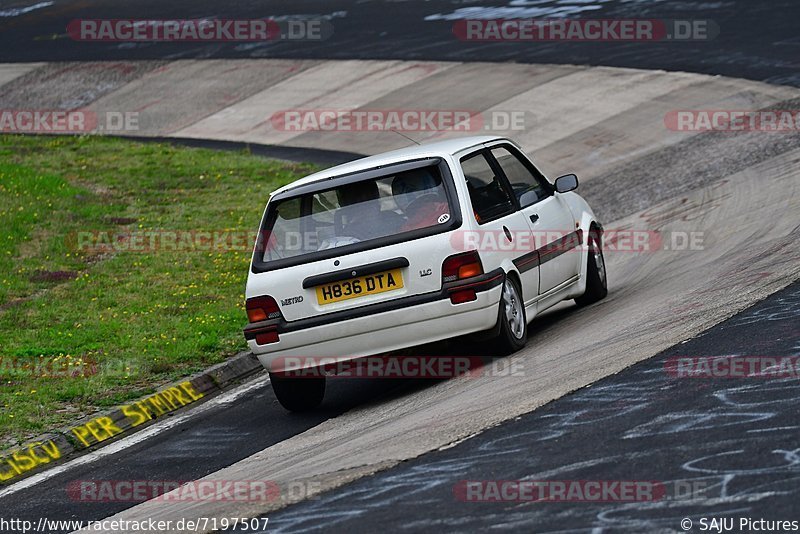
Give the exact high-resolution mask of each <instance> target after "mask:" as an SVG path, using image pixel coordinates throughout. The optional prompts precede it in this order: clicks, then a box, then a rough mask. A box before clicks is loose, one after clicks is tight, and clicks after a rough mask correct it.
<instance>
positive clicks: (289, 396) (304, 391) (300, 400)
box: [269, 373, 325, 412]
mask: <svg viewBox="0 0 800 534" xmlns="http://www.w3.org/2000/svg"><path fill="white" fill-rule="evenodd" d="M269 379H270V382H271V383H272V390H273V391H274V392H275V396H276V397H277V398H278V402H280V403H281V406H283V407H284V408H286V409H287V410H289V411H290V412H306V411H308V410H313V409H314V408H316V407H317V406H319V405H320V404H321V403H322V398H323V397H324V396H325V377H324V376H321V377H316V376H315V377H309V378H303V377H286V376H281V375H280V374H276V373H270V374H269Z"/></svg>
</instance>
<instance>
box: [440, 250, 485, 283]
mask: <svg viewBox="0 0 800 534" xmlns="http://www.w3.org/2000/svg"><path fill="white" fill-rule="evenodd" d="M480 274H483V265H482V264H481V258H480V256H478V251H477V250H473V251H470V252H465V253H463V254H456V255H454V256H450V257H448V258H447V259H445V260H444V263H443V264H442V282H445V283H446V282H455V281H456V280H463V279H465V278H472V277H473V276H478V275H480Z"/></svg>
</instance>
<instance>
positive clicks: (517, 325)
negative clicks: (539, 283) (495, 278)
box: [490, 276, 528, 356]
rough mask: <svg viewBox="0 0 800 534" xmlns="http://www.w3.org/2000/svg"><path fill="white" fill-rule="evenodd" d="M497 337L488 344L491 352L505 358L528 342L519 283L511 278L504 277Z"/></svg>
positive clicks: (498, 312) (526, 323) (526, 322)
mask: <svg viewBox="0 0 800 534" xmlns="http://www.w3.org/2000/svg"><path fill="white" fill-rule="evenodd" d="M495 328H496V329H497V330H498V334H497V337H496V338H494V339H493V340H492V341H491V342H490V343H491V346H492V351H493V352H495V351H496V352H497V354H498V355H499V356H506V355H508V354H511V353H513V352H516V351H518V350H519V349H521V348H522V347H524V346H525V344H526V343H527V342H528V321H527V317H526V316H525V302H524V301H523V300H522V291H521V290H520V288H519V283H518V282H517V281H516V280H515V279H514V277H512V276H506V280H505V282H503V291H502V293H501V297H500V304H499V306H498V310H497V326H495Z"/></svg>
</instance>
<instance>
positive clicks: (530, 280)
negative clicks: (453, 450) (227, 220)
mask: <svg viewBox="0 0 800 534" xmlns="http://www.w3.org/2000/svg"><path fill="white" fill-rule="evenodd" d="M577 186H578V179H577V177H576V176H575V175H574V174H567V175H565V176H561V177H560V178H558V179H557V180H556V181H555V182H554V183H551V182H549V181H548V180H547V179H546V178H545V176H544V175H543V174H542V173H541V172H540V171H539V170H538V169H537V168H536V166H535V165H534V164H533V163H532V162H531V160H530V159H529V158H528V157H526V156H525V154H524V153H523V152H522V150H521V149H520V147H519V146H517V145H516V144H515V143H513V142H512V141H510V140H508V139H505V138H500V137H494V136H484V137H469V138H462V139H455V140H448V141H442V142H437V143H432V144H427V145H420V146H413V147H410V148H405V149H401V150H396V151H393V152H388V153H385V154H381V155H377V156H371V157H367V158H364V159H359V160H356V161H353V162H351V163H347V164H344V165H340V166H337V167H333V168H330V169H327V170H324V171H321V172H318V173H316V174H313V175H311V176H308V177H306V178H303V179H301V180H298V181H296V182H294V183H292V184H289V185H287V186H284V187H282V188H280V189H278V190H276V191H275V192H273V193H272V195H271V196H270V199H269V202H268V204H267V207H266V210H265V212H264V217H263V219H262V223H261V230H260V232H259V236H258V239H257V242H256V246H255V251H254V254H253V260H252V267H251V271H250V274H249V277H248V280H247V290H246V297H247V304H246V308H247V314H248V319H249V324H248V325H247V327H246V328H245V329H244V334H245V338H246V339H247V341H248V344H249V346H250V349H251V350H252V351H253V353H254V354H256V355H257V356H258V358H259V360H260V361H261V363H262V364H263V365H264V367H265V368H266V369H267V370H268V371H269V372H270V376H271V382H272V385H273V388H274V390H275V394H276V396H277V398H278V400H279V401H280V403H281V404H282V405H283V406H284V407H285V408H287V409H289V410H295V411H299V410H306V409H311V408H313V407H315V406H317V405H318V404H319V403H320V402H321V401H322V398H323V396H324V393H325V378H324V376H318V377H315V378H307V377H306V378H296V377H293V378H292V377H289V376H288V373H285V372H284V371H285V369H284V368H283V367H282V365H283V364H282V363H281V362H284V361H285V359H286V357H289V356H292V357H294V356H298V357H302V358H303V361H306V362H308V361H310V362H314V361H324V360H320V358H328V357H331V358H336V359H338V360H341V359H348V358H349V359H354V358H360V357H363V356H368V355H375V354H382V353H386V352H390V351H395V350H398V349H403V348H407V347H411V346H414V345H420V344H423V343H429V342H434V341H438V340H442V339H446V338H452V337H456V336H462V335H465V334H473V333H480V334H479V335H480V336H482V337H484V336H485V337H494V338H496V342H495V343H493V344H492V346H495V347H498V352H501V353H510V352H513V351H515V350H518V349H520V348H521V347H523V346H524V345H525V342H526V339H527V324H528V322H530V321H531V320H532V319H533V318H534V317H535V316H536V315H537V314H538V313H540V312H541V311H542V310H544V309H546V308H549V307H550V306H553V305H554V304H556V303H558V302H560V301H562V300H565V299H575V301H576V302H577V303H578V304H579V305H586V304H590V303H592V302H595V301H598V300H600V299H602V298H603V297H605V296H606V293H607V289H606V272H605V263H604V261H603V253H602V226H601V225H600V223H599V222H598V221H597V220H596V219H595V216H594V213H593V212H592V209H591V208H590V207H589V205H588V204H587V203H586V201H585V200H584V199H583V198H581V197H580V196H579V195H577V194H576V193H574V192H572V191H573V190H574V189H575V188H576V187H577ZM307 365H313V364H307Z"/></svg>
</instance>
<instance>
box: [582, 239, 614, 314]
mask: <svg viewBox="0 0 800 534" xmlns="http://www.w3.org/2000/svg"><path fill="white" fill-rule="evenodd" d="M606 295H608V281H607V279H606V262H605V259H604V258H603V247H602V246H601V245H600V237H599V236H598V235H597V232H596V231H595V230H592V231H590V232H589V258H588V260H587V264H586V292H585V293H584V294H583V295H581V296H580V297H578V298H576V299H575V303H576V304H577V305H578V306H588V305H589V304H593V303H595V302H597V301H599V300H603V299H604V298H605V296H606Z"/></svg>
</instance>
